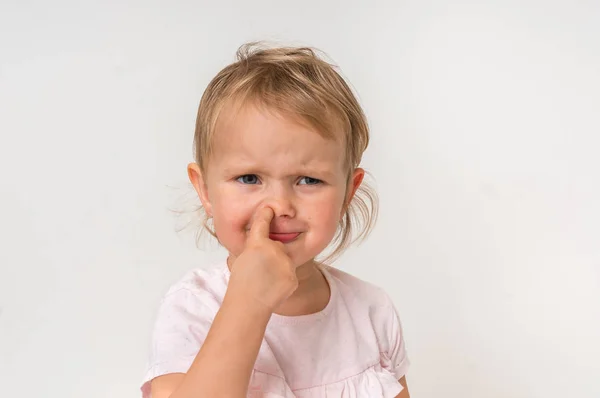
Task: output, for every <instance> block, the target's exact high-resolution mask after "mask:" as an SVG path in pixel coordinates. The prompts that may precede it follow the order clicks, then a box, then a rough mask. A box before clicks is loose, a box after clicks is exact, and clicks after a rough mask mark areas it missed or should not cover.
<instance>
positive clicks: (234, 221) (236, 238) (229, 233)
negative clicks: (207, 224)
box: [211, 190, 256, 254]
mask: <svg viewBox="0 0 600 398" xmlns="http://www.w3.org/2000/svg"><path fill="white" fill-rule="evenodd" d="M211 204H212V213H213V223H214V228H215V232H216V233H217V237H218V239H219V242H220V243H221V244H222V245H223V246H225V248H227V249H228V250H229V251H230V252H232V253H237V254H239V252H240V251H241V250H242V249H243V245H244V243H245V237H246V232H245V229H246V228H247V226H248V223H249V222H250V220H251V218H252V214H253V212H254V209H255V208H256V205H255V204H254V203H253V202H252V201H250V200H248V198H247V197H245V196H244V195H239V194H232V193H231V192H227V191H226V190H222V191H217V192H215V194H214V195H213V197H212V198H211Z"/></svg>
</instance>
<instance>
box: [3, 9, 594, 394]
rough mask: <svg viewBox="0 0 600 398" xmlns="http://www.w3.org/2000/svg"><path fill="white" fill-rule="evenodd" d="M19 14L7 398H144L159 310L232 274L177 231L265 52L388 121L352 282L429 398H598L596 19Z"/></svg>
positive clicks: (376, 128)
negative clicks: (391, 330) (303, 65)
mask: <svg viewBox="0 0 600 398" xmlns="http://www.w3.org/2000/svg"><path fill="white" fill-rule="evenodd" d="M0 4H1V5H0V134H1V135H0V395H2V396H3V397H4V396H5V397H15V398H17V397H44V398H54V397H56V398H81V397H86V398H100V397H107V398H109V397H110V398H113V397H114V398H125V397H136V396H139V392H138V388H139V385H140V382H141V378H142V376H143V374H144V371H145V366H146V358H147V354H148V352H149V341H150V334H151V329H152V324H153V321H154V316H155V311H156V309H157V305H158V303H159V300H160V298H161V296H162V295H163V294H164V293H165V290H166V289H167V287H168V286H169V285H170V284H172V283H173V282H174V281H175V280H177V279H178V278H179V277H181V276H182V274H183V273H185V272H186V271H187V270H189V269H191V268H192V267H203V266H207V265H208V264H210V263H212V262H214V261H216V260H218V259H220V258H223V253H222V252H221V251H220V250H219V249H218V248H216V247H215V246H216V245H215V244H210V243H208V244H207V245H205V246H206V249H204V250H199V249H197V248H196V246H195V243H194V241H195V236H194V228H193V227H192V228H188V229H187V230H184V231H182V232H177V229H178V228H179V227H180V226H181V223H182V218H181V217H178V216H177V211H187V210H186V209H189V208H190V207H193V206H194V205H195V204H196V203H197V202H196V201H195V200H194V196H193V194H192V192H191V189H192V188H191V186H190V185H189V184H188V181H187V175H186V165H187V163H188V162H189V161H191V160H192V137H193V130H194V123H195V114H196V109H197V105H198V102H199V99H200V96H201V95H202V92H203V90H204V88H205V87H206V85H207V84H208V82H209V80H210V79H211V78H212V77H213V76H214V75H215V74H216V73H217V72H218V70H220V69H221V68H222V67H224V66H225V65H226V64H228V63H230V62H232V61H233V59H234V53H235V51H236V49H237V48H238V46H240V45H241V44H243V43H244V42H247V41H251V40H265V39H266V40H272V41H277V42H280V43H284V44H304V45H310V46H315V47H317V48H320V49H322V50H323V51H325V52H326V53H327V54H328V55H329V56H330V57H331V59H332V60H333V61H334V62H335V63H336V64H338V65H339V66H340V67H341V70H342V72H343V74H344V76H345V77H346V78H347V79H349V81H350V82H351V83H352V85H353V87H354V88H355V90H356V92H357V94H358V96H359V98H360V101H361V103H362V104H363V106H364V108H365V111H366V113H367V115H368V117H369V121H370V125H371V128H372V144H371V146H370V147H369V149H368V151H367V153H366V155H365V158H364V167H365V168H366V169H368V170H369V171H370V172H371V173H372V174H373V176H374V179H375V183H376V186H377V189H378V192H379V194H380V197H381V209H380V210H381V212H380V219H379V222H378V224H377V227H376V229H375V231H374V233H373V234H372V236H371V237H370V239H369V240H368V241H367V242H365V243H364V244H363V245H361V246H359V247H357V248H353V249H351V250H349V251H348V252H347V253H346V254H345V255H344V256H343V257H342V259H341V260H340V261H339V262H338V263H337V266H339V267H340V268H342V269H344V270H346V271H348V272H351V273H353V274H355V275H357V276H359V277H361V278H363V279H366V280H369V281H372V282H374V283H376V284H378V285H380V286H382V287H383V288H385V289H386V290H387V291H388V292H389V293H390V294H391V296H392V297H393V299H394V301H395V303H396V305H397V307H398V310H399V312H400V315H401V318H402V321H403V323H404V329H405V338H406V343H407V347H408V350H409V355H410V358H411V360H412V367H411V369H410V371H409V373H408V375H407V379H408V382H409V386H410V389H411V392H412V396H413V397H415V398H441V397H444V398H464V397H477V398H480V397H485V398H494V397H502V398H506V397H514V398H521V397H523V398H525V397H527V398H538V397H539V398H542V397H543V398H559V397H561V398H562V397H578V398H598V397H600V376H599V374H600V365H599V359H598V358H599V357H600V342H599V340H600V270H599V269H600V227H599V225H600V156H599V155H598V151H599V148H600V138H599V134H600V121H599V117H600V112H599V110H600V22H599V21H600V5H599V3H598V2H596V1H588V2H584V1H562V2H558V1H539V2H532V1H500V0H496V1H473V2H461V1H442V0H437V1H398V2H395V1H389V2H380V1H371V2H367V1H325V0H321V1H297V2H286V1H267V0H260V1H258V0H257V1H252V2H248V1H233V0H224V1H210V2H209V1H169V2H167V1H154V0H145V1H132V0H126V1H74V0H73V1H67V0H55V1H52V2H50V1H16V0H13V1H10V0H2V2H1V3H0ZM184 215H185V213H184ZM188 215H189V214H188Z"/></svg>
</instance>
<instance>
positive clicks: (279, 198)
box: [264, 187, 296, 218]
mask: <svg viewBox="0 0 600 398" xmlns="http://www.w3.org/2000/svg"><path fill="white" fill-rule="evenodd" d="M294 202H295V200H294V193H293V192H291V189H289V188H286V187H272V189H270V190H269V192H268V194H267V197H266V198H265V200H264V204H266V205H267V206H269V207H270V208H272V209H273V213H274V216H275V217H287V218H293V217H295V216H296V207H295V203H294Z"/></svg>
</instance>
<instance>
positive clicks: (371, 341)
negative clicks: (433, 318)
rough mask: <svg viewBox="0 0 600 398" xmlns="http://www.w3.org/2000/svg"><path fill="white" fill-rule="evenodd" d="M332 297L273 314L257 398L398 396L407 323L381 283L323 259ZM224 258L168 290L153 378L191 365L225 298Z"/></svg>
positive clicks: (254, 391)
mask: <svg viewBox="0 0 600 398" xmlns="http://www.w3.org/2000/svg"><path fill="white" fill-rule="evenodd" d="M322 272H323V275H325V278H326V279H327V281H328V283H329V286H330V289H331V298H330V300H329V303H328V304H327V306H326V307H325V309H323V311H321V312H318V313H315V314H310V315H302V316H296V317H287V316H281V315H277V314H273V316H272V317H271V320H270V321H269V324H268V325H267V330H266V333H265V337H264V339H263V342H262V345H261V347H260V352H259V354H258V358H257V359H256V363H255V365H254V370H253V372H252V376H251V379H250V385H249V389H248V397H251V398H259V397H260V398H355V397H364V398H367V397H368V398H379V397H382V398H393V397H395V396H396V395H398V393H400V391H402V389H403V387H402V386H401V385H400V383H399V382H398V379H400V378H401V377H402V376H404V375H405V374H406V371H407V369H408V366H409V360H408V358H407V356H406V349H405V345H404V339H403V336H402V327H401V324H400V320H399V318H398V314H397V312H396V310H395V308H394V305H393V303H392V301H391V300H390V298H389V297H388V295H387V294H386V293H385V292H384V291H383V290H382V289H380V288H378V287H376V286H374V285H372V284H370V283H367V282H365V281H362V280H360V279H358V278H356V277H354V276H352V275H350V274H347V273H345V272H343V271H340V270H338V269H336V268H333V267H323V268H322ZM229 276H230V273H229V269H228V268H227V265H226V263H225V262H223V264H219V265H218V266H216V267H212V268H209V269H196V270H193V271H191V272H189V273H188V274H187V275H186V276H185V277H184V278H183V279H181V280H180V281H179V282H177V283H176V284H175V285H173V286H172V287H171V288H170V289H169V291H168V292H167V294H166V295H165V297H164V299H163V301H162V303H161V305H160V308H159V311H158V316H157V319H156V324H155V328H154V334H153V339H152V348H151V355H150V361H149V366H148V370H147V372H146V376H145V378H144V380H143V384H142V387H141V390H142V396H143V397H144V398H150V381H151V380H152V379H153V378H155V377H158V376H161V375H164V374H168V373H185V372H187V370H188V369H189V367H190V365H191V364H192V362H193V360H194V358H195V357H196V354H197V353H198V351H199V349H200V346H201V345H202V342H203V341H204V339H205V337H206V335H207V333H208V330H209V328H210V325H211V323H212V321H213V319H214V316H215V314H216V313H217V311H218V310H219V307H220V305H221V303H222V301H223V297H224V295H225V291H226V289H227V283H228V281H229Z"/></svg>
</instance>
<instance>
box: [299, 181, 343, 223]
mask: <svg viewBox="0 0 600 398" xmlns="http://www.w3.org/2000/svg"><path fill="white" fill-rule="evenodd" d="M343 201H344V196H343V194H340V193H339V192H337V191H332V192H328V193H327V194H324V195H322V196H321V197H319V198H318V199H317V200H315V201H313V202H312V203H311V206H310V215H309V216H308V217H307V218H309V222H310V223H311V224H312V225H313V226H314V227H318V228H319V229H320V230H321V231H323V233H328V234H332V233H334V232H335V230H336V229H337V226H338V223H339V221H340V216H341V211H342V204H343ZM332 231H333V232H332Z"/></svg>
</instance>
